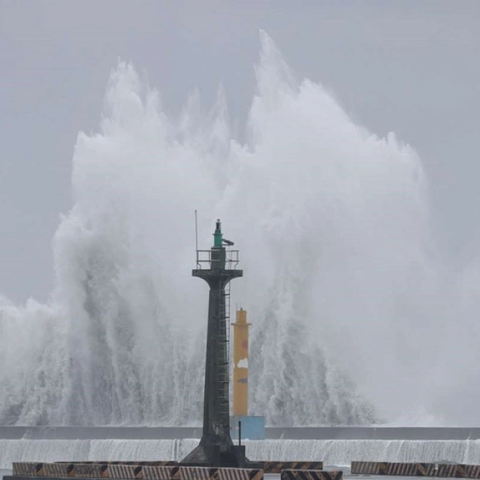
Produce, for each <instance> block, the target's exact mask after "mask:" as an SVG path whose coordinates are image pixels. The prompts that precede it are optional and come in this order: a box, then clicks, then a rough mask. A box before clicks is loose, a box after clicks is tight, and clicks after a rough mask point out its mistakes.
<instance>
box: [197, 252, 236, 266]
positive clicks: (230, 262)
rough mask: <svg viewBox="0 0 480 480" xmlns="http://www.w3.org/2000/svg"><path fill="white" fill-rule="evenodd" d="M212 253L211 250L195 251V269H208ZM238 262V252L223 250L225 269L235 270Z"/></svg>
mask: <svg viewBox="0 0 480 480" xmlns="http://www.w3.org/2000/svg"><path fill="white" fill-rule="evenodd" d="M212 251H213V250H197V269H198V270H203V269H206V270H208V269H210V268H211V264H212V260H213V259H212ZM239 262H240V258H239V250H227V249H225V269H226V270H236V268H237V265H238V264H239Z"/></svg>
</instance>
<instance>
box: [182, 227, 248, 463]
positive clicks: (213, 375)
mask: <svg viewBox="0 0 480 480" xmlns="http://www.w3.org/2000/svg"><path fill="white" fill-rule="evenodd" d="M213 236H214V245H213V247H212V248H211V249H210V250H199V251H197V265H198V267H199V268H197V269H196V270H193V272H192V275H193V276H194V277H199V278H202V279H203V280H205V281H206V282H207V283H208V286H209V287H210V295H209V302H208V328H207V355H206V363H205V396H204V407H203V434H202V438H201V440H200V444H199V445H198V447H197V448H195V449H194V450H193V451H192V452H190V453H189V454H188V455H187V456H186V457H185V458H184V459H183V460H182V461H181V463H182V464H189V465H204V466H212V467H245V466H247V465H248V464H249V462H248V460H247V459H246V457H245V447H244V446H236V445H234V444H233V442H232V439H231V437H230V401H229V388H228V385H229V375H230V369H229V348H228V340H229V335H228V332H229V329H230V324H229V321H228V320H229V319H228V313H229V312H228V309H227V306H228V303H227V302H228V295H229V293H228V290H226V287H227V285H228V283H229V282H230V281H231V280H233V279H234V278H238V277H241V276H242V275H243V272H242V270H237V269H235V268H234V267H235V266H236V265H237V263H238V251H237V250H228V251H227V250H226V249H225V247H224V244H227V245H233V242H230V241H228V240H225V239H223V236H222V232H221V226H220V221H219V220H218V221H217V225H216V230H215V233H214V234H213ZM201 253H203V254H206V256H205V257H204V258H205V259H204V260H202V259H200V256H199V254H201ZM202 262H203V263H204V264H205V263H206V264H207V265H206V266H207V268H201V266H202Z"/></svg>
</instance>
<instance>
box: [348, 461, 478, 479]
mask: <svg viewBox="0 0 480 480" xmlns="http://www.w3.org/2000/svg"><path fill="white" fill-rule="evenodd" d="M351 471H352V473H353V474H360V475H396V476H406V477H442V478H480V465H464V464H460V463H403V462H402V463H400V462H395V463H394V462H352V470H351Z"/></svg>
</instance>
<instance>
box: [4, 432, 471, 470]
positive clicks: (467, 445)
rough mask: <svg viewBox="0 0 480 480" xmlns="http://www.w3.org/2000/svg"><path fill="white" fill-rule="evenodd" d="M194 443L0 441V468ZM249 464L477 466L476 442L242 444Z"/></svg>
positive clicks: (166, 451)
mask: <svg viewBox="0 0 480 480" xmlns="http://www.w3.org/2000/svg"><path fill="white" fill-rule="evenodd" d="M197 444H198V439H190V440H188V439H185V440H0V468H4V469H7V468H8V469H10V468H11V464H12V462H28V461H30V462H55V461H69V460H72V461H102V460H104V461H113V460H124V461H137V460H138V461H142V460H177V461H178V460H181V459H182V458H183V457H184V456H185V455H186V454H187V453H189V452H190V451H191V450H192V449H193V448H194V447H195V446H196V445H197ZM245 445H246V452H247V455H248V457H249V458H250V459H251V460H311V461H323V462H324V463H325V464H326V465H338V466H350V463H351V461H352V460H365V461H387V462H394V461H399V462H435V461H448V462H457V463H466V464H478V463H479V462H480V441H479V440H449V441H438V440H437V441H412V440H259V441H248V440H247V441H245Z"/></svg>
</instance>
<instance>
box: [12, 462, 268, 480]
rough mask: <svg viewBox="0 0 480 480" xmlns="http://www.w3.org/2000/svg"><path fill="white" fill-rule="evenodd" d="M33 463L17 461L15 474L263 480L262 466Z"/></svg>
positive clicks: (158, 479)
mask: <svg viewBox="0 0 480 480" xmlns="http://www.w3.org/2000/svg"><path fill="white" fill-rule="evenodd" d="M144 463H146V464H143V465H140V462H138V463H136V464H130V463H129V462H115V463H113V462H112V463H33V462H30V463H29V462H21V463H20V462H14V463H13V476H15V477H49V478H67V477H74V478H110V479H130V480H134V479H139V480H141V479H152V480H263V470H262V469H259V468H254V469H251V468H213V467H212V468H210V467H184V466H179V465H170V466H168V465H152V464H153V463H161V462H144Z"/></svg>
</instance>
